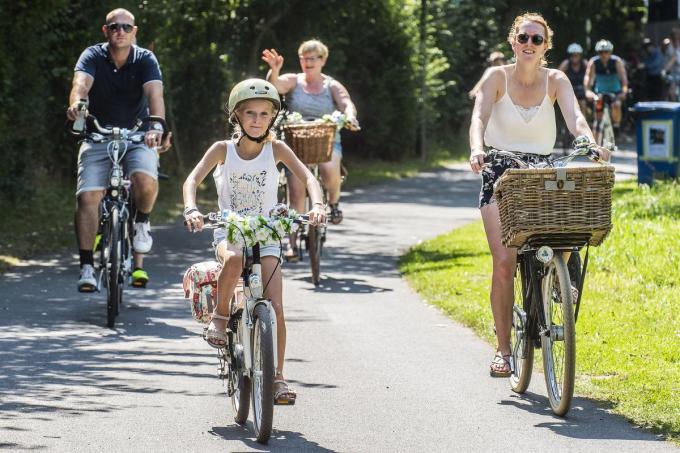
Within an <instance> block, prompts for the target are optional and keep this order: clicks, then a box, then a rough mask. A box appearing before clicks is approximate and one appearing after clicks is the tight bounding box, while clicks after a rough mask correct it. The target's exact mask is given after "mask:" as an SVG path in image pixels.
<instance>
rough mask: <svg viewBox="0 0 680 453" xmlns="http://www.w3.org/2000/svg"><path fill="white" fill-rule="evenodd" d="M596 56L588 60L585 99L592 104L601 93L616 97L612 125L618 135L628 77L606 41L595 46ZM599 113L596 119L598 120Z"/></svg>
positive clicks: (613, 103) (610, 45) (613, 105)
mask: <svg viewBox="0 0 680 453" xmlns="http://www.w3.org/2000/svg"><path fill="white" fill-rule="evenodd" d="M595 52H597V55H596V56H594V57H593V58H591V59H590V61H589V62H588V68H587V69H586V76H585V80H584V84H585V88H586V98H587V99H588V100H589V101H591V102H594V101H595V99H596V97H597V96H598V95H599V94H602V93H612V94H614V95H615V96H616V98H615V99H614V102H612V124H613V126H614V132H615V133H618V131H619V128H620V126H621V115H622V114H621V103H622V101H623V100H624V99H625V98H626V94H627V93H628V77H627V75H626V68H625V66H624V64H623V60H622V59H621V58H620V57H618V56H616V55H614V54H613V52H614V45H613V44H612V43H611V42H609V41H607V40H606V39H601V40H600V41H598V42H597V44H595ZM599 115H600V112H598V117H597V119H598V120H599V119H600V117H599Z"/></svg>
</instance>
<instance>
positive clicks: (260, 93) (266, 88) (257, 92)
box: [227, 79, 281, 143]
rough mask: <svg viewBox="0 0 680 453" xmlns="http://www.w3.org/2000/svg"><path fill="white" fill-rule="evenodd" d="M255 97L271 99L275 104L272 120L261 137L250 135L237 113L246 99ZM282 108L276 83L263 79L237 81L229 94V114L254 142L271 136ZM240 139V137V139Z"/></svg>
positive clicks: (244, 134) (259, 141)
mask: <svg viewBox="0 0 680 453" xmlns="http://www.w3.org/2000/svg"><path fill="white" fill-rule="evenodd" d="M253 99H263V100H265V101H269V102H271V103H272V104H273V105H274V109H275V110H276V112H274V115H273V116H272V120H271V122H270V123H269V126H267V130H266V131H265V133H264V134H262V136H260V137H252V136H250V135H249V134H248V133H247V132H246V131H245V130H244V129H243V127H242V126H241V122H240V120H239V119H238V116H237V115H236V113H235V112H236V108H237V107H238V106H239V105H240V104H241V103H242V102H245V101H250V100H253ZM280 110H281V99H280V98H279V92H278V90H277V89H276V87H275V86H274V85H272V84H271V83H269V82H267V81H266V80H263V79H246V80H243V81H241V82H239V83H237V84H236V85H235V86H234V88H232V90H231V93H230V94H229V101H228V102H227V115H228V116H229V120H230V121H232V122H233V121H235V122H236V123H238V125H239V127H241V132H242V134H243V136H246V137H248V138H249V139H251V140H253V141H254V142H257V143H261V142H262V141H264V140H265V139H266V138H267V137H268V136H269V131H270V130H271V128H272V126H273V125H274V122H275V121H276V116H277V115H278V113H279V111H280ZM239 140H240V139H239Z"/></svg>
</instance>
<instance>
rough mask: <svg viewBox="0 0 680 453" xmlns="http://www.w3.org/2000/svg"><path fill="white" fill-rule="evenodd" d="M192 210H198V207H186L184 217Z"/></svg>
mask: <svg viewBox="0 0 680 453" xmlns="http://www.w3.org/2000/svg"><path fill="white" fill-rule="evenodd" d="M192 212H198V208H196V207H193V208H184V217H186V216H188V215H189V214H191V213H192Z"/></svg>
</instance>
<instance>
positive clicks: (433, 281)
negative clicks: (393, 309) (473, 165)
mask: <svg viewBox="0 0 680 453" xmlns="http://www.w3.org/2000/svg"><path fill="white" fill-rule="evenodd" d="M613 216H614V217H613V219H614V220H613V222H614V228H613V230H612V232H611V234H610V236H609V237H608V238H607V240H606V241H605V243H604V244H603V245H602V246H601V247H599V248H595V249H591V254H590V257H591V258H590V264H589V267H588V275H587V277H586V283H585V289H584V295H583V297H584V299H583V305H582V308H581V312H580V315H579V320H578V325H577V329H576V330H577V362H576V363H577V374H578V379H577V387H576V392H577V393H579V394H583V395H588V396H591V397H594V398H596V399H601V400H607V401H609V402H611V404H612V406H613V410H614V411H616V412H617V413H620V414H622V415H624V416H626V417H627V418H629V419H630V420H631V421H633V422H634V423H636V424H638V425H640V426H643V427H646V428H648V429H650V430H652V431H654V432H658V433H663V434H665V435H666V436H668V438H669V439H672V440H675V441H676V442H677V441H678V440H680V291H679V290H680V252H678V250H677V245H678V244H680V186H678V185H677V184H672V183H668V184H657V185H656V186H655V187H654V188H653V189H651V190H650V189H649V188H646V187H643V188H638V187H637V186H636V184H635V183H634V182H629V183H622V184H617V187H616V189H615V198H614V206H613ZM401 271H402V272H403V274H404V275H405V276H406V278H407V279H408V280H409V282H410V283H411V284H412V285H413V287H414V288H415V289H416V290H417V291H418V292H420V293H421V294H422V296H423V297H424V298H425V299H427V300H428V301H429V302H430V303H432V304H434V305H436V306H438V307H440V308H441V309H442V310H443V311H444V312H445V313H447V314H449V315H451V316H452V317H453V318H455V319H457V320H459V321H461V322H463V323H464V324H466V325H468V326H470V327H472V328H473V329H474V330H475V332H477V333H478V334H479V335H480V336H482V337H483V338H485V339H486V340H488V341H490V342H493V341H494V338H493V331H492V329H491V326H492V325H493V321H492V317H491V310H490V307H489V299H488V298H489V283H490V273H491V257H490V255H489V253H488V248H487V245H486V239H485V235H484V231H483V227H482V224H481V222H476V223H473V224H470V225H467V226H464V227H462V228H460V229H456V230H454V231H452V232H450V233H448V234H445V235H442V236H440V237H438V238H435V239H433V240H431V241H428V242H425V243H423V244H420V245H419V246H417V247H415V248H413V249H412V250H411V251H410V252H409V253H408V254H406V255H405V256H404V257H403V258H402V262H401Z"/></svg>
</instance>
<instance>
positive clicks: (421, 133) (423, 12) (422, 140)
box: [417, 0, 427, 160]
mask: <svg viewBox="0 0 680 453" xmlns="http://www.w3.org/2000/svg"><path fill="white" fill-rule="evenodd" d="M426 41H427V0H421V1H420V46H419V56H420V103H419V104H420V105H419V107H420V108H419V110H420V111H419V112H418V117H419V118H418V119H419V124H418V140H417V143H418V155H419V156H420V158H421V159H422V160H425V159H427V118H426V112H425V108H426V102H427V46H426Z"/></svg>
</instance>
